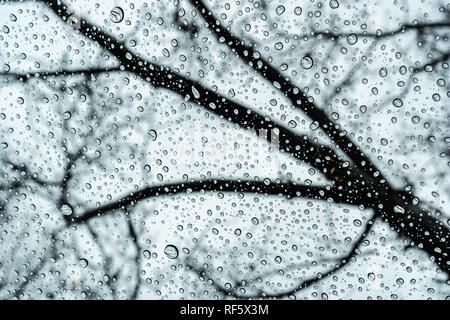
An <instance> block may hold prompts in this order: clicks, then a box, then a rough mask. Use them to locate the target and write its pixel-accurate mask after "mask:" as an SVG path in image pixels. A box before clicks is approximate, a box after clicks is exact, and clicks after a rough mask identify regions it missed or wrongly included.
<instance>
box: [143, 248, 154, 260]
mask: <svg viewBox="0 0 450 320" xmlns="http://www.w3.org/2000/svg"><path fill="white" fill-rule="evenodd" d="M142 254H143V255H144V258H145V259H150V258H151V256H152V254H151V253H150V251H148V250H144V252H142Z"/></svg>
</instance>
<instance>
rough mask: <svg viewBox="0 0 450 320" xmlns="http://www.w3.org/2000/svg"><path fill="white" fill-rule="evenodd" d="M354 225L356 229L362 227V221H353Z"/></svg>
mask: <svg viewBox="0 0 450 320" xmlns="http://www.w3.org/2000/svg"><path fill="white" fill-rule="evenodd" d="M353 225H354V226H355V227H361V226H362V221H361V220H359V219H355V220H353Z"/></svg>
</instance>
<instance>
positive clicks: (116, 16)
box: [109, 7, 124, 23]
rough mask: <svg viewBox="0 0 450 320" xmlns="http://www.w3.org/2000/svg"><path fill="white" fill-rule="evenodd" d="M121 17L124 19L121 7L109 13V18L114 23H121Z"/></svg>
mask: <svg viewBox="0 0 450 320" xmlns="http://www.w3.org/2000/svg"><path fill="white" fill-rule="evenodd" d="M123 17H124V12H123V9H122V8H121V7H114V8H112V9H111V11H110V13H109V18H110V19H111V21H112V22H114V23H120V22H122V20H123Z"/></svg>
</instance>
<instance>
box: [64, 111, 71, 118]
mask: <svg viewBox="0 0 450 320" xmlns="http://www.w3.org/2000/svg"><path fill="white" fill-rule="evenodd" d="M71 117H72V114H71V113H70V112H69V111H66V112H64V114H63V119H64V120H69V119H70V118H71Z"/></svg>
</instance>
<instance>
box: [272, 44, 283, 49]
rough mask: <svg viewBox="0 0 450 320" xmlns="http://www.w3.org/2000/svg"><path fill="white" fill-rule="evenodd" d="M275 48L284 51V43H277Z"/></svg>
mask: <svg viewBox="0 0 450 320" xmlns="http://www.w3.org/2000/svg"><path fill="white" fill-rule="evenodd" d="M274 47H275V49H277V50H282V49H283V43H281V42H277V43H275V45H274Z"/></svg>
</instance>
